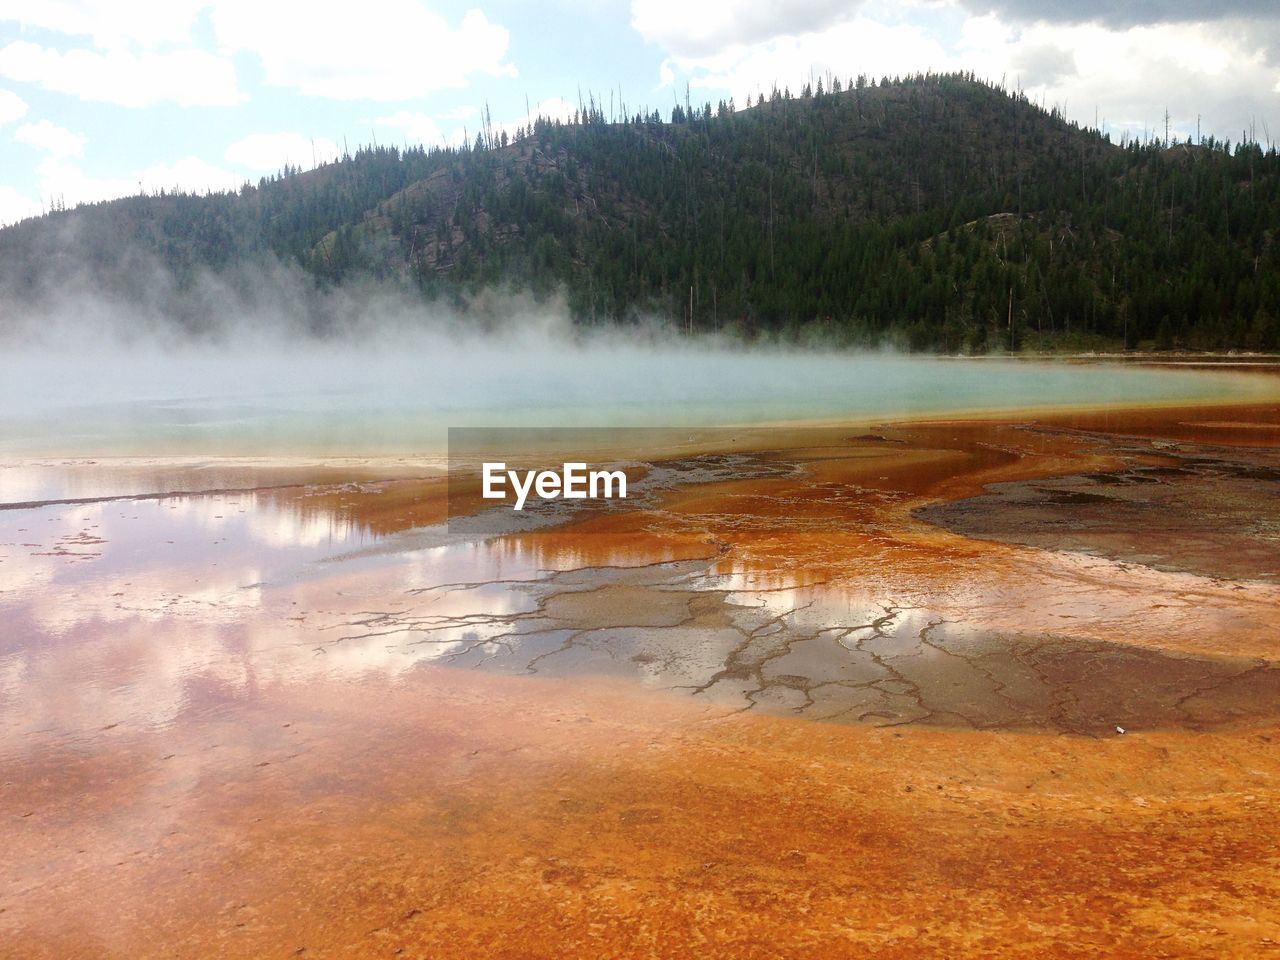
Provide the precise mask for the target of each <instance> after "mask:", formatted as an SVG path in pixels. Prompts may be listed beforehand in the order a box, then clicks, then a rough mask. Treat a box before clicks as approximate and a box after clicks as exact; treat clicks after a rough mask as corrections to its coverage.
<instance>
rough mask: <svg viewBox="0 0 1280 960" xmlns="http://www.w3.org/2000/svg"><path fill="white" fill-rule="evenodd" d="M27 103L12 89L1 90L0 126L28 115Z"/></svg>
mask: <svg viewBox="0 0 1280 960" xmlns="http://www.w3.org/2000/svg"><path fill="white" fill-rule="evenodd" d="M26 113H27V103H26V101H25V100H23V99H22V98H21V97H20V96H18V95H17V94H16V93H13V92H12V91H10V90H0V126H3V125H4V124H6V123H12V122H13V121H14V120H20V119H21V118H22V117H24V116H26Z"/></svg>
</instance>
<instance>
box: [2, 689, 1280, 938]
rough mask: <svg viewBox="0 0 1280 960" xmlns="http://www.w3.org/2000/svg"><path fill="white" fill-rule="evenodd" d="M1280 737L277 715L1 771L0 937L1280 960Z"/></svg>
mask: <svg viewBox="0 0 1280 960" xmlns="http://www.w3.org/2000/svg"><path fill="white" fill-rule="evenodd" d="M197 719H199V721H200V722H198V723H196V722H194V721H195V720H197ZM1277 738H1280V727H1277V726H1275V725H1271V726H1268V727H1266V728H1263V729H1241V730H1236V731H1233V732H1231V733H1229V734H1215V735H1207V734H1195V733H1186V732H1156V733H1148V734H1138V735H1128V736H1124V737H1118V738H1114V739H1109V740H1097V739H1090V738H1083V737H1064V736H1040V735H1019V734H984V733H974V732H961V731H950V730H936V729H924V728H914V727H908V728H903V729H885V728H880V729H877V728H872V727H865V726H833V725H827V724H819V723H808V722H804V721H798V720H790V719H786V718H780V717H768V716H742V715H736V716H735V715H726V714H725V713H724V712H723V711H721V710H717V709H714V708H710V707H705V706H701V707H700V706H698V705H697V704H695V703H693V702H690V701H684V700H675V699H674V698H670V697H664V696H660V695H656V694H645V693H643V692H641V691H638V690H636V689H634V688H633V687H630V686H629V685H625V684H621V683H618V682H609V681H600V680H593V681H588V682H574V683H566V682H564V681H547V680H528V679H523V678H505V677H504V678H495V677H489V676H484V675H480V674H476V673H473V672H469V671H460V670H449V669H442V668H431V669H424V670H421V671H419V672H417V673H415V675H414V676H412V677H411V678H408V679H407V680H405V681H403V682H400V683H387V682H385V681H379V680H371V681H366V682H361V683H332V682H320V683H314V684H311V685H309V686H308V687H307V688H305V689H298V688H295V687H291V686H288V685H278V686H272V687H269V688H264V689H261V690H259V691H258V692H257V698H256V700H255V701H254V702H253V703H250V704H244V705H233V704H228V705H226V706H225V707H223V708H221V709H218V708H214V707H212V706H210V707H209V708H208V712H207V713H206V714H205V715H203V716H200V717H198V718H197V717H191V718H184V722H180V723H177V724H174V725H172V726H170V727H168V728H166V729H164V730H160V731H150V732H147V733H144V734H125V735H123V736H121V737H120V738H118V739H117V740H115V741H114V742H113V743H112V745H111V749H110V750H105V751H104V750H98V751H94V752H93V753H92V754H90V755H86V754H85V752H84V750H83V749H82V748H80V747H79V746H78V745H76V744H74V743H69V744H67V745H66V746H65V747H64V748H63V749H62V750H60V751H58V752H57V753H54V754H50V755H46V756H44V757H42V758H41V759H40V760H38V761H37V760H35V759H31V760H28V761H26V762H24V763H21V764H18V765H16V766H13V765H11V771H12V772H11V774H10V775H11V776H12V777H14V778H15V780H16V783H15V782H11V783H10V784H9V785H8V786H7V787H6V791H5V796H4V807H3V814H4V816H5V817H6V818H7V819H8V822H9V823H10V827H9V828H8V830H7V831H6V844H7V848H8V849H7V852H6V857H5V866H4V882H5V897H4V912H3V913H0V931H3V938H2V942H3V943H4V944H5V946H4V948H3V949H4V951H5V953H6V955H8V956H13V957H30V958H37V957H95V958H97V957H161V956H166V957H167V956H183V957H205V956H225V957H261V956H291V955H300V956H319V957H331V956H369V957H379V956H387V957H394V956H420V957H471V956H511V957H563V956H583V957H595V956H661V957H679V956H687V955H689V954H690V953H702V954H704V955H707V954H714V955H717V956H729V957H738V956H741V957H772V956H797V957H799V956H833V957H838V956H886V957H920V956H937V957H955V956H974V957H980V956H992V955H1001V956H1029V957H1030V956H1061V957H1084V956H1107V957H1115V956H1128V957H1149V956H1169V957H1184V956H1185V957H1199V956H1209V955H1212V956H1240V957H1248V956H1259V955H1266V952H1267V951H1268V950H1269V949H1272V947H1271V944H1272V943H1273V941H1274V939H1275V934H1276V930H1277V925H1278V924H1280V911H1278V910H1277V906H1276V905H1277V904H1278V903H1280V879H1277V878H1278V874H1277V871H1276V869H1275V866H1276V864H1275V826H1274V824H1275V820H1276V817H1277V815H1278V814H1280V760H1278V759H1277V754H1276V750H1275V743H1276V742H1277Z"/></svg>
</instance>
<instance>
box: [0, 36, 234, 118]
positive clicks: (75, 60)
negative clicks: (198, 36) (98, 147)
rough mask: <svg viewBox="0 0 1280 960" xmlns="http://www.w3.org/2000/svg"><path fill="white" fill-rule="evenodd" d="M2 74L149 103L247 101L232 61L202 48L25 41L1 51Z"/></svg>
mask: <svg viewBox="0 0 1280 960" xmlns="http://www.w3.org/2000/svg"><path fill="white" fill-rule="evenodd" d="M0 75H3V76H6V77H8V78H9V79H11V80H17V81H20V82H23V83H34V84H38V85H39V86H41V87H43V88H44V89H46V90H53V91H56V92H58V93H66V94H70V95H72V96H75V97H79V98H80V99H82V100H96V101H99V102H102V103H115V104H119V105H121V106H126V107H146V106H150V105H152V104H156V103H166V102H168V103H177V104H180V105H182V106H197V105H213V104H232V103H237V102H239V101H240V100H241V96H240V94H239V92H238V91H237V89H236V78H235V71H234V69H233V68H232V65H231V63H230V62H229V61H227V60H224V59H221V58H219V57H216V56H214V55H213V54H210V53H205V52H204V51H201V50H191V49H187V50H175V51H172V52H168V53H150V52H148V53H141V54H139V53H134V52H132V51H130V50H126V49H122V48H114V49H111V50H108V51H105V52H99V51H95V50H82V49H75V50H68V51H66V52H60V51H58V50H55V49H53V48H52V47H42V46H39V45H38V44H34V43H29V42H27V41H24V40H17V41H14V42H12V43H10V44H8V45H7V46H5V47H4V48H3V49H0Z"/></svg>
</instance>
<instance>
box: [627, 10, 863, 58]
mask: <svg viewBox="0 0 1280 960" xmlns="http://www.w3.org/2000/svg"><path fill="white" fill-rule="evenodd" d="M859 5H860V4H859V3H857V2H850V0H792V2H790V3H788V4H786V5H785V7H783V8H782V9H779V7H780V5H779V4H778V3H776V2H768V0H699V2H697V3H689V2H688V0H631V26H632V27H634V28H635V29H636V30H637V31H638V32H639V33H640V35H641V36H642V37H644V38H645V39H646V40H649V41H651V42H653V43H657V44H659V45H660V46H662V47H663V48H664V49H666V50H667V51H669V52H670V53H672V54H673V55H675V56H678V57H702V56H709V55H712V54H715V53H718V52H720V51H722V50H724V49H725V48H727V47H731V46H740V45H746V44H755V43H762V42H765V41H768V40H772V39H774V38H776V37H780V36H785V35H794V34H802V33H813V32H817V31H820V30H823V29H825V28H827V27H829V26H831V25H833V24H835V23H839V22H840V21H842V20H846V19H848V18H849V17H851V16H852V15H853V13H854V12H855V11H856V10H857V8H858V6H859Z"/></svg>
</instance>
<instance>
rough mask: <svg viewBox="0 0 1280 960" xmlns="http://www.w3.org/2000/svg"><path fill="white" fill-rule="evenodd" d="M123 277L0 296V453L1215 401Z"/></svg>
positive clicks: (302, 293)
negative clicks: (109, 283)
mask: <svg viewBox="0 0 1280 960" xmlns="http://www.w3.org/2000/svg"><path fill="white" fill-rule="evenodd" d="M136 267H137V270H138V271H139V272H137V273H135V274H133V275H132V276H131V280H130V290H129V291H125V292H121V291H120V290H119V289H113V290H104V289H102V288H101V287H100V286H96V285H95V284H94V283H93V282H92V280H91V278H86V277H84V276H81V277H79V278H78V279H76V278H71V279H68V280H67V281H66V282H64V283H62V284H58V285H50V286H46V287H45V288H44V289H41V290H39V291H37V292H36V293H35V294H34V295H33V294H32V293H31V292H30V291H28V292H27V294H26V295H25V296H18V295H16V293H15V291H14V290H13V289H12V287H10V289H9V290H8V291H7V293H8V296H7V297H6V298H5V300H4V301H3V304H2V306H3V313H2V314H0V316H3V330H0V343H3V347H4V352H3V356H2V358H0V456H6V457H11V458H12V457H20V456H31V455H38V456H88V455H93V456H107V455H123V454H138V455H166V454H173V455H191V454H195V455H202V456H206V455H236V456H248V455H262V456H270V455H276V456H279V455H288V454H299V455H364V454H375V453H377V454H414V453H439V452H441V451H443V449H444V447H445V440H446V435H447V433H446V432H447V428H448V427H450V426H500V427H511V426H610V425H620V426H621V425H627V426H672V425H684V424H689V425H693V424H697V425H723V424H735V423H747V422H767V421H779V420H797V419H815V418H845V419H876V418H889V417H894V416H900V415H906V414H912V413H921V412H944V411H956V410H965V409H973V408H998V407H1028V406H1044V405H1052V404H1062V403H1082V402H1092V403H1101V402H1121V401H1150V400H1171V399H1179V398H1183V399H1201V398H1207V397H1218V396H1225V395H1228V394H1230V393H1231V392H1232V391H1238V390H1240V389H1242V388H1241V387H1240V386H1239V385H1238V384H1237V385H1235V386H1233V385H1232V382H1228V381H1226V380H1225V379H1223V378H1215V377H1212V376H1207V375H1198V374H1193V373H1179V374H1172V373H1168V372H1161V373H1155V372H1152V371H1144V370H1134V369H1115V368H1111V369H1099V368H1090V367H1066V366H1061V365H1034V364H1027V363H1007V364H998V365H997V364H993V363H991V362H989V361H984V362H982V363H957V362H948V361H943V360H936V359H922V358H907V357H902V356H896V355H893V354H891V353H849V352H841V351H833V350H815V349H801V348H798V347H795V346H785V345H782V344H778V343H760V342H757V343H754V344H745V343H742V342H738V341H734V340H730V339H727V338H718V337H703V338H691V337H688V336H684V335H682V334H679V333H676V332H675V331H674V330H673V329H672V328H671V327H670V326H669V325H667V324H664V323H662V322H661V321H658V320H653V321H649V322H644V323H639V324H636V325H632V326H628V327H625V328H624V327H609V328H602V329H583V328H581V327H576V326H574V325H573V324H572V323H571V322H570V320H569V316H568V310H567V309H566V306H565V304H564V302H563V300H561V299H558V298H550V299H545V300H539V299H536V298H533V297H531V296H529V295H525V294H520V293H516V292H511V291H499V290H488V291H484V292H483V293H481V294H479V295H477V296H475V297H473V298H470V299H469V300H466V301H465V302H460V303H454V304H442V303H434V304H427V303H424V302H423V301H422V299H421V297H420V296H419V295H418V294H417V293H416V292H415V291H410V290H406V289H405V288H404V287H403V286H401V285H399V284H398V283H396V282H394V281H391V282H380V283H375V282H372V281H367V282H360V283H353V284H348V285H343V286H340V287H332V288H328V289H318V288H317V287H316V286H315V284H314V282H313V280H312V279H311V278H310V277H309V276H307V275H306V274H304V273H303V271H301V270H300V269H299V268H296V267H292V266H288V265H284V264H281V263H278V262H267V263H263V264H261V265H259V266H257V267H254V268H251V269H237V270H235V271H233V272H227V273H221V274H219V273H213V272H208V271H206V272H202V273H199V274H197V275H195V276H194V277H193V278H191V279H189V280H188V281H187V282H185V283H181V284H180V283H178V282H177V281H176V280H175V279H174V277H173V275H172V274H171V273H169V272H167V271H165V270H163V269H160V268H158V267H156V265H155V264H154V263H147V262H145V261H141V260H140V261H138V262H137V263H136Z"/></svg>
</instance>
